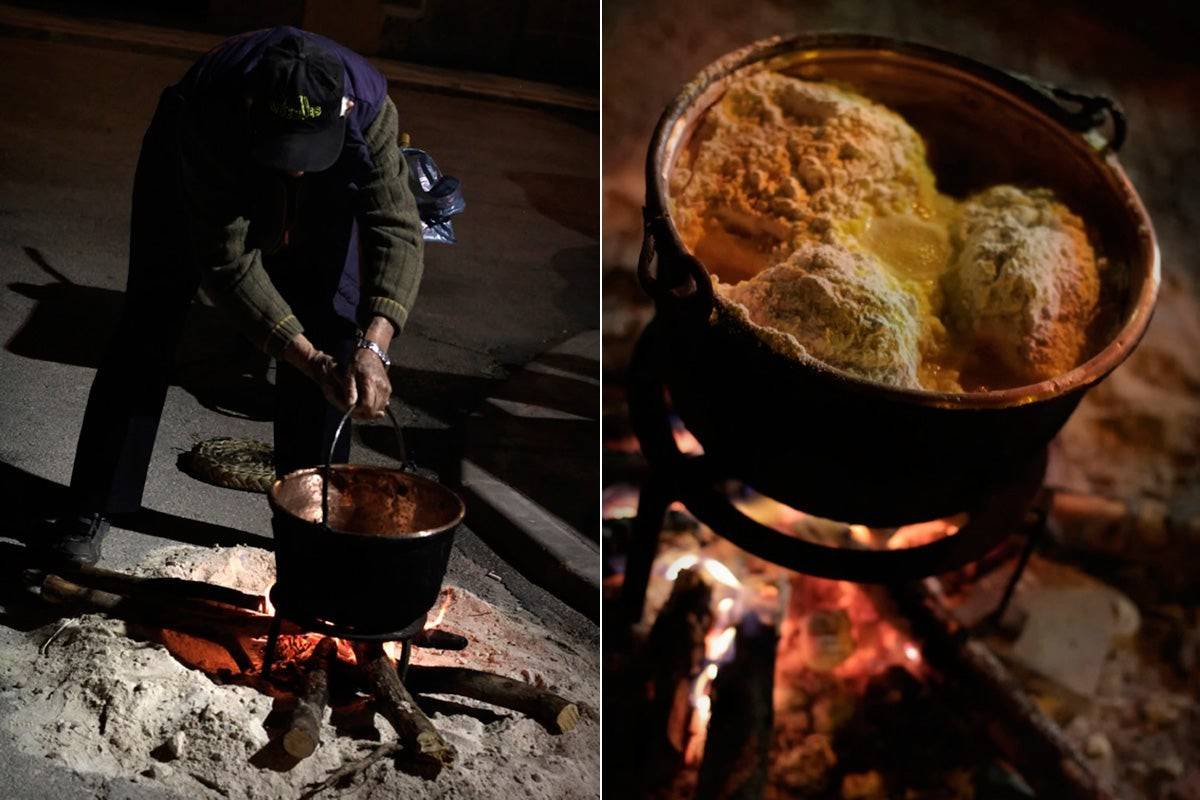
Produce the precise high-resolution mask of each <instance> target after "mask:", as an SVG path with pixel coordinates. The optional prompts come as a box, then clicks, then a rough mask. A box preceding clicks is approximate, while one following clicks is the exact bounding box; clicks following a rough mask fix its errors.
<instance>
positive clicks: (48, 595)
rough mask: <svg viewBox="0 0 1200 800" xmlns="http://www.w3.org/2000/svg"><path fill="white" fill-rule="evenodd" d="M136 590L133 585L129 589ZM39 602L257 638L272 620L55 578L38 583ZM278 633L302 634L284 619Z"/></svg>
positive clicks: (190, 601)
mask: <svg viewBox="0 0 1200 800" xmlns="http://www.w3.org/2000/svg"><path fill="white" fill-rule="evenodd" d="M136 588H137V587H136V585H133V589H134V590H136ZM42 599H43V600H46V601H47V602H50V603H53V604H55V605H61V606H67V607H70V608H72V609H75V610H77V611H83V612H92V613H100V614H107V615H109V616H112V617H118V618H120V619H124V620H130V621H133V622H141V623H146V624H152V625H157V626H159V627H162V628H169V629H171V630H178V631H187V632H198V633H216V634H233V635H236V636H246V637H259V636H266V635H267V632H268V629H269V628H270V626H271V620H272V618H271V617H269V616H267V615H266V614H255V613H253V612H250V611H245V610H242V609H238V608H233V607H231V606H227V605H223V604H220V603H214V602H210V601H208V600H201V599H195V598H191V597H180V598H178V599H177V600H176V601H175V602H172V603H170V604H164V603H163V602H162V600H161V598H157V599H156V598H155V597H154V596H150V597H147V598H141V597H137V596H127V595H123V594H115V593H113V592H107V591H104V590H102V589H89V588H87V587H86V586H80V585H79V584H77V583H74V582H72V581H69V580H67V579H66V578H63V577H62V576H59V575H47V576H46V578H45V580H44V581H42ZM281 633H283V634H286V635H293V634H299V633H303V631H301V630H299V629H298V628H297V627H296V626H295V625H294V624H292V623H290V622H287V621H286V620H285V621H284V622H283V626H282V628H281Z"/></svg>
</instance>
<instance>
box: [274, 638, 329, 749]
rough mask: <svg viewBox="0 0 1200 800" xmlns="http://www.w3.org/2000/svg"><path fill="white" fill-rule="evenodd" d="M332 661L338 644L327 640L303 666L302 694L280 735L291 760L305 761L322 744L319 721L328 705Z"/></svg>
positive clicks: (319, 644) (322, 642) (324, 640)
mask: <svg viewBox="0 0 1200 800" xmlns="http://www.w3.org/2000/svg"><path fill="white" fill-rule="evenodd" d="M335 658H337V642H336V641H335V640H334V639H331V638H329V637H328V636H326V637H325V638H323V639H322V640H321V641H320V642H318V643H317V646H316V648H315V649H314V650H313V652H312V655H311V656H309V658H308V661H307V662H306V663H305V667H306V672H305V677H304V693H303V694H302V695H301V696H300V698H299V700H298V701H297V702H296V707H295V708H294V709H292V713H291V715H290V716H289V718H288V725H287V730H286V731H285V732H284V734H283V749H284V750H286V751H287V752H288V754H289V755H291V756H292V757H293V758H296V759H302V758H308V757H309V756H310V755H312V753H313V751H314V750H316V749H317V746H318V745H320V744H321V720H322V719H324V717H325V707H326V706H328V705H329V676H330V674H331V669H330V667H331V666H332V664H333V660H334V659H335Z"/></svg>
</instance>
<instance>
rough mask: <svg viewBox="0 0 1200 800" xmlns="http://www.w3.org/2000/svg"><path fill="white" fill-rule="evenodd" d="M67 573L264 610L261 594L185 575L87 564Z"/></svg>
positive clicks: (125, 588) (109, 587)
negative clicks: (148, 575) (152, 575)
mask: <svg viewBox="0 0 1200 800" xmlns="http://www.w3.org/2000/svg"><path fill="white" fill-rule="evenodd" d="M65 577H67V578H68V579H69V580H70V581H71V582H72V583H77V584H79V585H80V586H87V587H88V588H91V589H103V590H104V591H106V592H113V593H114V594H125V595H139V596H146V595H155V596H160V597H165V598H172V599H173V598H180V597H183V598H191V599H195V600H210V601H213V602H217V603H224V604H225V605H229V606H234V607H235V608H244V609H246V610H248V611H257V612H261V611H262V610H263V598H262V596H261V595H257V594H248V593H246V592H241V591H238V590H237V589H230V588H229V587H228V586H221V585H219V584H215V583H206V582H205V581H191V580H185V579H183V578H144V577H138V576H136V575H127V574H125V573H124V572H115V571H113V570H110V569H103V568H102V567H96V566H88V565H80V566H78V567H72V568H71V571H70V572H69V573H68V574H66V576H65Z"/></svg>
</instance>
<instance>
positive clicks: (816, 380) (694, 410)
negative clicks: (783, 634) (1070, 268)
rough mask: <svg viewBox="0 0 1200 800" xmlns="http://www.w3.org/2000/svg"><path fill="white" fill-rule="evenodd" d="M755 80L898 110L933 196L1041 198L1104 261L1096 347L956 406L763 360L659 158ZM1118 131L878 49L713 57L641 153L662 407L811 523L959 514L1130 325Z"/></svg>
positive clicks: (810, 363)
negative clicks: (916, 140)
mask: <svg viewBox="0 0 1200 800" xmlns="http://www.w3.org/2000/svg"><path fill="white" fill-rule="evenodd" d="M767 69H771V70H776V71H780V72H784V73H788V74H793V75H796V76H797V77H801V78H804V79H808V80H837V81H841V82H843V83H845V84H848V85H850V86H852V87H854V88H855V89H857V90H858V91H859V92H861V93H862V94H864V95H866V96H868V97H870V98H872V99H874V100H876V101H878V102H881V103H883V104H884V105H886V106H888V107H890V108H892V109H893V110H895V111H897V112H898V113H900V114H901V115H902V116H903V117H904V118H905V119H906V120H908V121H909V123H910V124H912V125H913V127H914V128H916V129H917V130H918V131H919V132H920V133H921V135H922V136H923V138H924V139H925V141H926V144H927V146H928V152H929V158H930V162H931V166H932V167H933V169H934V172H935V174H936V175H938V178H939V188H940V189H941V190H942V191H944V192H947V193H949V194H952V195H957V196H962V195H964V194H966V193H968V192H970V191H972V190H974V189H978V188H983V187H984V186H987V185H991V184H995V183H1001V182H1008V183H1027V184H1034V185H1039V186H1049V187H1050V188H1052V189H1054V190H1055V191H1056V192H1057V193H1058V195H1059V196H1060V197H1061V198H1062V199H1063V200H1064V201H1065V202H1066V203H1067V204H1068V205H1069V206H1070V207H1071V208H1073V209H1074V210H1075V211H1076V212H1077V213H1081V215H1082V216H1083V218H1084V219H1085V220H1087V221H1088V222H1089V224H1090V226H1091V228H1092V229H1093V230H1094V232H1095V233H1096V235H1097V236H1098V239H1099V241H1098V245H1099V248H1100V250H1101V251H1102V252H1103V253H1104V254H1105V255H1106V256H1107V258H1108V259H1109V260H1110V261H1111V263H1112V264H1114V265H1115V266H1116V267H1117V269H1115V270H1112V271H1111V272H1113V273H1115V274H1118V275H1119V276H1120V277H1119V279H1118V280H1116V281H1113V282H1112V285H1111V286H1108V287H1107V291H1110V292H1111V294H1112V303H1113V305H1114V306H1115V307H1116V308H1118V309H1119V314H1118V315H1117V318H1116V319H1115V320H1114V323H1113V326H1112V328H1113V332H1112V336H1111V339H1109V343H1108V345H1107V346H1105V347H1104V348H1103V349H1102V350H1100V352H1097V353H1095V354H1094V355H1092V356H1091V357H1090V358H1089V359H1088V360H1087V361H1085V362H1084V363H1083V364H1081V365H1079V366H1078V367H1076V368H1075V369H1073V370H1071V371H1070V372H1067V373H1066V374H1064V375H1060V376H1058V377H1056V378H1054V379H1052V380H1048V381H1044V382H1042V383H1038V384H1034V385H1030V386H1022V387H1018V388H1013V389H1004V390H999V391H988V392H973V393H960V394H953V393H938V392H929V391H921V390H912V389H899V388H895V387H892V386H887V385H884V384H881V383H876V382H872V381H869V380H866V379H863V378H859V377H856V376H854V375H851V374H849V373H847V372H844V371H841V370H838V369H835V368H832V367H830V366H828V365H826V364H824V363H822V362H819V361H817V360H815V359H812V358H797V357H795V356H794V355H791V354H785V353H783V352H779V351H776V350H774V349H772V346H771V345H768V344H767V343H766V342H765V341H764V340H762V339H761V338H759V337H758V336H756V335H755V334H754V332H753V331H752V330H750V329H749V328H748V327H747V326H746V325H745V324H744V323H742V322H740V321H739V320H738V319H737V318H735V316H734V314H732V313H731V311H730V309H729V307H728V306H727V305H726V304H725V302H724V301H723V300H722V299H721V298H720V296H719V295H717V294H716V293H715V292H714V291H713V288H712V273H711V272H710V268H711V267H715V266H718V265H707V264H704V263H701V261H700V260H698V259H697V258H696V257H695V256H694V255H693V254H691V253H690V252H689V251H688V250H687V248H686V247H685V246H684V244H683V242H682V241H681V239H680V237H679V234H678V232H677V230H676V228H675V225H674V223H673V222H672V220H671V214H670V204H669V197H668V188H667V187H668V178H669V175H670V172H671V169H672V167H673V165H674V163H675V159H676V156H677V155H678V154H679V153H680V152H681V151H682V150H683V148H685V147H687V145H688V142H689V140H690V137H691V134H692V132H693V131H694V130H695V129H696V127H697V123H698V121H699V119H700V118H701V116H702V115H703V114H704V112H705V111H706V110H707V109H708V108H709V107H710V106H711V105H712V104H713V103H715V102H716V101H717V100H718V99H719V98H720V97H721V95H722V94H723V93H724V90H725V87H726V85H727V84H728V82H729V81H730V80H732V79H734V78H736V77H740V76H743V75H745V74H748V73H753V72H756V71H760V70H767ZM1106 121H1108V122H1109V128H1110V130H1111V133H1110V135H1109V136H1108V137H1107V138H1106V137H1105V135H1104V134H1103V133H1102V129H1103V128H1104V127H1105V122H1106ZM1124 133H1125V124H1124V117H1123V116H1122V115H1121V113H1120V111H1119V110H1118V109H1117V107H1116V106H1115V104H1114V103H1113V102H1112V101H1111V100H1108V99H1106V98H1097V97H1087V96H1084V95H1079V94H1076V93H1073V92H1068V91H1065V90H1061V89H1055V88H1051V87H1046V86H1043V85H1039V84H1036V83H1034V82H1032V81H1030V80H1028V79H1024V78H1020V77H1017V76H1014V75H1011V74H1009V73H1006V72H1003V71H1001V70H998V69H994V68H992V67H988V66H986V65H984V64H980V63H978V62H975V61H972V60H970V59H967V58H963V57H961V56H957V55H954V54H951V53H947V52H944V51H941V50H936V49H934V48H931V47H925V46H922V45H915V44H909V43H904V42H897V41H893V40H890V39H884V38H879V37H871V36H859V35H847V34H832V35H831V34H821V35H816V36H800V37H795V38H790V39H783V38H779V37H775V38H771V39H766V40H763V41H760V42H757V43H755V44H752V45H750V46H749V47H746V48H743V49H741V50H737V51H735V52H732V53H729V54H728V55H726V56H724V57H722V58H720V59H718V60H717V61H715V62H714V63H713V64H711V65H710V66H708V67H707V68H705V69H704V70H703V71H702V72H701V73H700V74H699V75H698V76H697V77H696V78H695V79H694V80H693V81H692V82H691V83H689V84H688V85H687V86H686V87H684V89H683V91H682V92H680V94H679V95H678V96H677V97H676V98H675V100H674V101H673V102H672V103H671V104H670V105H669V106H668V108H667V109H666V111H665V112H664V113H663V116H662V118H661V119H660V120H659V123H658V127H657V129H656V131H655V133H654V137H653V140H652V142H651V145H650V150H649V155H648V159H647V174H646V210H645V218H646V227H645V239H644V241H643V247H642V258H641V260H640V264H639V277H640V279H641V282H642V285H643V287H644V288H645V290H646V291H647V292H648V293H649V294H650V295H651V296H652V297H653V298H654V300H655V303H656V309H657V315H656V321H657V324H659V325H660V327H661V328H662V329H663V335H662V336H660V337H658V338H659V339H660V340H661V345H660V346H661V352H659V353H657V354H656V360H657V361H658V363H660V364H661V365H662V369H663V371H664V375H663V377H664V380H665V382H666V385H667V387H668V390H669V393H670V397H671V402H672V403H673V405H674V407H675V410H676V411H677V413H678V414H679V416H680V417H681V418H682V420H683V422H684V424H685V425H686V426H687V427H688V429H689V430H691V431H692V433H694V434H695V435H696V437H697V438H698V439H699V440H700V442H701V444H702V445H703V446H704V448H705V451H706V453H707V454H709V455H711V456H713V459H711V460H712V461H714V462H717V463H721V464H723V465H726V466H727V467H728V469H729V470H730V475H729V477H734V478H738V479H741V480H744V481H746V482H747V483H749V484H751V485H752V486H754V487H755V488H756V489H758V490H759V491H761V492H763V493H765V494H767V495H770V496H771V497H774V498H775V499H777V500H780V501H782V502H785V503H788V504H790V505H793V506H795V507H797V508H800V509H802V510H804V511H807V512H810V513H813V514H817V515H820V516H824V517H830V518H833V519H842V520H847V521H850V522H861V523H865V524H870V525H899V524H904V523H909V522H915V521H921V520H926V519H933V518H936V517H940V516H944V515H948V514H952V513H956V512H959V511H963V510H966V509H970V508H972V507H975V506H976V505H978V503H979V502H980V500H981V495H982V494H983V493H984V492H986V490H987V488H988V487H989V486H992V485H995V484H996V483H997V482H1001V481H1003V480H1004V479H1005V478H1006V477H1007V476H1009V475H1011V474H1012V473H1015V472H1016V471H1018V470H1020V469H1021V468H1023V467H1024V466H1025V465H1027V464H1028V463H1029V462H1030V461H1031V460H1032V459H1034V458H1036V457H1037V456H1038V455H1039V454H1040V452H1041V451H1042V450H1043V449H1044V448H1045V446H1046V445H1047V444H1048V443H1049V441H1050V440H1051V439H1052V438H1053V437H1054V435H1055V434H1056V433H1057V432H1058V430H1059V429H1060V428H1061V427H1062V425H1063V424H1064V423H1065V422H1066V421H1067V418H1068V417H1069V416H1070V415H1071V413H1072V411H1074V409H1075V407H1076V405H1078V403H1079V401H1080V399H1081V398H1082V397H1083V395H1084V393H1085V392H1086V391H1087V390H1088V389H1090V388H1091V387H1092V386H1095V385H1096V384H1097V383H1098V382H1099V381H1100V380H1101V379H1103V378H1104V377H1105V376H1106V375H1107V374H1108V373H1109V372H1111V371H1112V370H1113V369H1114V368H1115V367H1116V366H1117V365H1118V364H1120V363H1121V362H1122V361H1123V360H1124V359H1125V358H1126V357H1127V356H1128V355H1129V353H1130V351H1131V350H1132V349H1133V347H1134V346H1135V345H1136V344H1137V343H1138V341H1139V340H1140V339H1141V337H1142V334H1143V333H1144V332H1145V330H1146V326H1147V325H1148V324H1149V322H1150V316H1151V313H1152V311H1153V307H1154V301H1155V297H1156V295H1157V291H1158V285H1159V252H1158V247H1157V244H1156V242H1155V237H1154V232H1153V229H1152V227H1151V223H1150V219H1149V217H1148V216H1147V214H1146V210H1145V208H1144V207H1143V206H1142V203H1141V200H1140V199H1139V198H1138V196H1137V193H1136V192H1135V191H1134V188H1133V186H1132V185H1131V184H1130V182H1129V180H1128V178H1127V177H1126V175H1125V173H1124V171H1123V170H1122V169H1121V166H1120V164H1119V163H1118V162H1117V158H1116V154H1115V153H1116V150H1117V148H1118V147H1119V146H1120V144H1121V142H1122V141H1123V138H1124Z"/></svg>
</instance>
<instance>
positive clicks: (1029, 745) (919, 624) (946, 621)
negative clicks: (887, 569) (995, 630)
mask: <svg viewBox="0 0 1200 800" xmlns="http://www.w3.org/2000/svg"><path fill="white" fill-rule="evenodd" d="M934 585H935V584H930V583H929V582H928V581H925V582H919V583H915V584H909V585H905V586H896V587H892V589H891V595H892V597H893V598H894V599H895V601H896V604H897V606H898V607H899V608H900V610H901V611H902V612H903V613H904V614H905V616H907V617H908V619H909V621H910V622H912V625H913V631H914V633H916V634H917V635H919V636H921V637H922V638H923V639H924V642H925V647H924V649H923V653H924V656H925V658H926V660H928V662H929V663H930V664H932V665H933V666H935V667H937V668H938V669H939V670H941V671H942V672H943V673H944V674H946V675H948V676H950V677H952V678H955V679H957V680H959V681H961V682H962V684H963V688H964V695H965V696H966V697H969V698H970V699H971V702H972V703H973V704H974V706H975V707H976V708H977V709H978V710H979V711H980V712H981V716H982V720H981V721H982V724H983V727H984V728H985V730H986V732H987V734H988V737H989V738H990V739H991V741H992V743H993V744H994V745H995V746H996V747H997V749H998V750H999V751H1000V753H1001V754H1002V755H1003V756H1004V757H1005V758H1007V759H1008V760H1010V761H1011V762H1012V763H1013V764H1014V765H1015V766H1016V767H1017V769H1018V771H1020V773H1021V775H1022V776H1023V777H1024V778H1025V779H1026V780H1027V781H1029V783H1030V785H1032V786H1033V788H1034V790H1035V791H1036V792H1037V794H1038V796H1039V797H1055V798H1062V800H1116V799H1115V797H1114V796H1113V795H1112V793H1111V792H1110V791H1109V790H1108V788H1106V787H1105V786H1103V785H1102V784H1101V783H1100V780H1099V779H1098V778H1097V777H1096V776H1095V775H1094V774H1093V773H1092V771H1091V770H1090V768H1089V767H1088V766H1087V760H1086V759H1085V758H1084V756H1083V755H1082V754H1081V753H1080V752H1079V751H1078V749H1077V748H1076V747H1075V746H1074V745H1073V744H1072V743H1071V741H1070V740H1069V739H1067V737H1066V735H1065V734H1064V733H1063V732H1062V729H1060V728H1059V727H1058V725H1056V724H1055V723H1054V721H1053V720H1051V719H1050V718H1049V717H1047V716H1046V714H1045V712H1043V711H1042V709H1041V708H1040V707H1039V706H1038V705H1037V704H1036V703H1034V702H1033V701H1032V700H1031V699H1030V698H1029V696H1028V695H1027V694H1026V693H1025V690H1024V689H1023V688H1022V686H1021V685H1020V683H1018V682H1017V680H1016V679H1015V678H1014V677H1013V676H1012V674H1011V673H1010V672H1009V671H1008V669H1006V668H1005V666H1004V664H1002V663H1001V662H1000V660H999V659H998V658H996V656H995V655H994V654H993V653H992V651H991V650H989V649H988V647H987V646H986V645H984V644H983V643H982V642H978V641H976V640H974V639H972V638H971V637H970V635H969V634H968V632H967V631H966V629H964V628H963V626H962V625H961V624H959V622H958V620H957V619H955V618H954V616H953V614H952V613H951V612H950V611H949V610H948V609H947V608H946V607H945V605H944V604H943V603H942V601H941V599H940V598H939V597H938V594H937V593H936V591H935V590H934V588H933V586H934Z"/></svg>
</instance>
